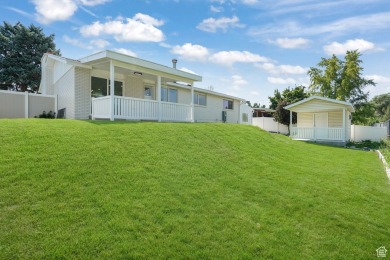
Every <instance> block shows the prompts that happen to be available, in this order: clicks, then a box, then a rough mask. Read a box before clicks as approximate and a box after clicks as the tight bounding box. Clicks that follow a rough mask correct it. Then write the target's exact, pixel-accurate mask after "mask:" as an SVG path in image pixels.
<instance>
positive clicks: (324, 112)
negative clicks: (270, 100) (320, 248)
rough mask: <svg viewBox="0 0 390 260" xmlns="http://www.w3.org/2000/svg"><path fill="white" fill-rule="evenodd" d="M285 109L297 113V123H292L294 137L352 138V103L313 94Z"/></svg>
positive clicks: (319, 139) (308, 138)
mask: <svg viewBox="0 0 390 260" xmlns="http://www.w3.org/2000/svg"><path fill="white" fill-rule="evenodd" d="M285 109H287V110H290V122H291V121H292V120H291V119H292V112H296V113H297V124H296V125H295V126H293V125H292V124H290V136H291V138H293V139H300V140H310V141H331V142H346V141H348V140H350V139H351V119H352V115H351V114H352V112H354V111H355V110H354V108H353V106H352V104H351V103H349V102H346V101H340V100H335V99H331V98H325V97H319V96H311V97H309V98H306V99H303V100H301V101H299V102H296V103H294V104H291V105H288V106H286V107H285Z"/></svg>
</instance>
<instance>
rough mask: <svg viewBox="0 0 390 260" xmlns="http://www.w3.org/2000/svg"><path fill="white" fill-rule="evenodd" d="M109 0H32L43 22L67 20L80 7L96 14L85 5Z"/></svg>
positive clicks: (38, 18) (38, 17) (37, 15)
mask: <svg viewBox="0 0 390 260" xmlns="http://www.w3.org/2000/svg"><path fill="white" fill-rule="evenodd" d="M108 1H110V0H32V2H33V4H34V5H35V16H36V19H37V21H38V22H40V23H43V24H49V23H52V22H55V21H66V20H68V19H69V18H70V17H72V16H73V15H74V13H75V12H76V11H77V9H78V7H80V8H82V9H83V10H84V11H86V12H87V13H89V14H91V15H93V16H95V15H94V13H92V12H91V11H89V10H87V9H85V8H83V6H95V5H100V4H104V3H106V2H108Z"/></svg>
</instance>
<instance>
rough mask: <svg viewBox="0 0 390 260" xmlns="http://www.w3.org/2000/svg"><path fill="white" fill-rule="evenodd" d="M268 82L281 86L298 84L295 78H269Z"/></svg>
mask: <svg viewBox="0 0 390 260" xmlns="http://www.w3.org/2000/svg"><path fill="white" fill-rule="evenodd" d="M267 80H268V81H269V82H270V83H272V84H279V85H289V84H295V83H296V81H295V79H293V78H275V77H268V78H267Z"/></svg>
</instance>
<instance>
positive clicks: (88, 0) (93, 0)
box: [79, 0, 111, 6]
mask: <svg viewBox="0 0 390 260" xmlns="http://www.w3.org/2000/svg"><path fill="white" fill-rule="evenodd" d="M79 1H80V2H81V3H82V4H83V5H86V6H95V5H101V4H105V3H107V2H110V1H111V0H79Z"/></svg>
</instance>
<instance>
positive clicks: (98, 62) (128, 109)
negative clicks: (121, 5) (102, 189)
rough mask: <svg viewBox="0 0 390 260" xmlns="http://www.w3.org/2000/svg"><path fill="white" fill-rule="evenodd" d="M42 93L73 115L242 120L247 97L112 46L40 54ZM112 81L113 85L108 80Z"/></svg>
mask: <svg viewBox="0 0 390 260" xmlns="http://www.w3.org/2000/svg"><path fill="white" fill-rule="evenodd" d="M41 61H42V80H41V85H40V88H39V92H40V93H42V94H47V95H57V97H58V110H59V111H60V113H59V114H61V115H64V117H65V118H71V119H88V118H92V119H110V120H115V119H126V120H152V121H159V122H160V121H178V122H222V121H226V122H229V123H239V122H240V121H241V120H242V119H241V117H242V113H241V112H240V108H241V104H242V103H243V102H244V101H245V100H243V99H240V98H237V97H233V96H230V95H225V94H221V93H217V92H214V91H210V90H205V89H201V88H196V87H194V83H195V82H199V81H201V80H202V77H201V76H199V75H195V74H191V73H188V72H185V71H181V70H178V69H176V68H175V65H176V63H174V67H173V68H172V67H167V66H163V65H160V64H156V63H153V62H150V61H146V60H142V59H139V58H135V57H131V56H128V55H124V54H121V53H117V52H113V51H108V50H107V51H102V52H99V53H95V54H92V55H90V56H87V57H85V58H82V59H80V60H72V59H67V58H64V57H60V56H56V55H53V54H49V53H47V54H44V55H43V57H42V60H41ZM110 82H114V84H110Z"/></svg>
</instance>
